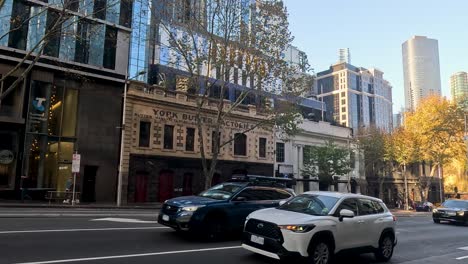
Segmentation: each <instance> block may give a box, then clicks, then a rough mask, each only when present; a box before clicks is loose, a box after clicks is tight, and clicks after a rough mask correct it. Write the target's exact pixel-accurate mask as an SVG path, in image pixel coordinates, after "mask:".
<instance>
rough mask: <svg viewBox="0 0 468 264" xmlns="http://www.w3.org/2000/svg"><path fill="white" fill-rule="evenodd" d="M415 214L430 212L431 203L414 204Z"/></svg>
mask: <svg viewBox="0 0 468 264" xmlns="http://www.w3.org/2000/svg"><path fill="white" fill-rule="evenodd" d="M415 207H416V208H415V209H416V212H431V211H432V210H433V209H434V204H432V203H431V202H416V203H415Z"/></svg>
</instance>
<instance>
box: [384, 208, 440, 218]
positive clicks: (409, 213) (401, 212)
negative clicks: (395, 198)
mask: <svg viewBox="0 0 468 264" xmlns="http://www.w3.org/2000/svg"><path fill="white" fill-rule="evenodd" d="M390 212H392V214H394V215H395V216H397V217H418V216H419V217H427V216H432V212H416V211H406V210H399V209H390Z"/></svg>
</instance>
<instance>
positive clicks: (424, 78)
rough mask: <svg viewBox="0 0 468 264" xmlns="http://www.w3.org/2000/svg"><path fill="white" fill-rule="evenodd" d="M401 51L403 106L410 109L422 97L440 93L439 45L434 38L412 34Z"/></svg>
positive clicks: (416, 104)
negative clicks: (403, 89) (403, 90)
mask: <svg viewBox="0 0 468 264" xmlns="http://www.w3.org/2000/svg"><path fill="white" fill-rule="evenodd" d="M402 51H403V74H404V88H405V107H406V109H407V110H410V111H411V110H414V109H415V108H416V107H417V106H418V104H419V102H420V101H421V99H423V98H424V97H427V96H430V95H441V82H440V65H439V45H438V41H437V40H436V39H430V38H427V37H423V36H413V37H412V38H411V39H409V40H407V41H406V42H404V43H403V44H402Z"/></svg>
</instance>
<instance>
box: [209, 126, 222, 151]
mask: <svg viewBox="0 0 468 264" xmlns="http://www.w3.org/2000/svg"><path fill="white" fill-rule="evenodd" d="M215 135H216V132H215V131H213V132H211V153H214V152H215V150H216V149H215V147H216V146H215V142H216V139H215ZM217 141H218V147H219V146H220V145H221V132H219V133H218V140H217ZM218 153H219V152H218Z"/></svg>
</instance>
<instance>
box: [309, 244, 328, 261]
mask: <svg viewBox="0 0 468 264" xmlns="http://www.w3.org/2000/svg"><path fill="white" fill-rule="evenodd" d="M331 257H332V253H331V247H330V245H329V244H328V243H327V242H326V241H320V240H318V241H315V242H313V244H312V245H311V247H310V253H309V259H310V263H311V264H329V263H331Z"/></svg>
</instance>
